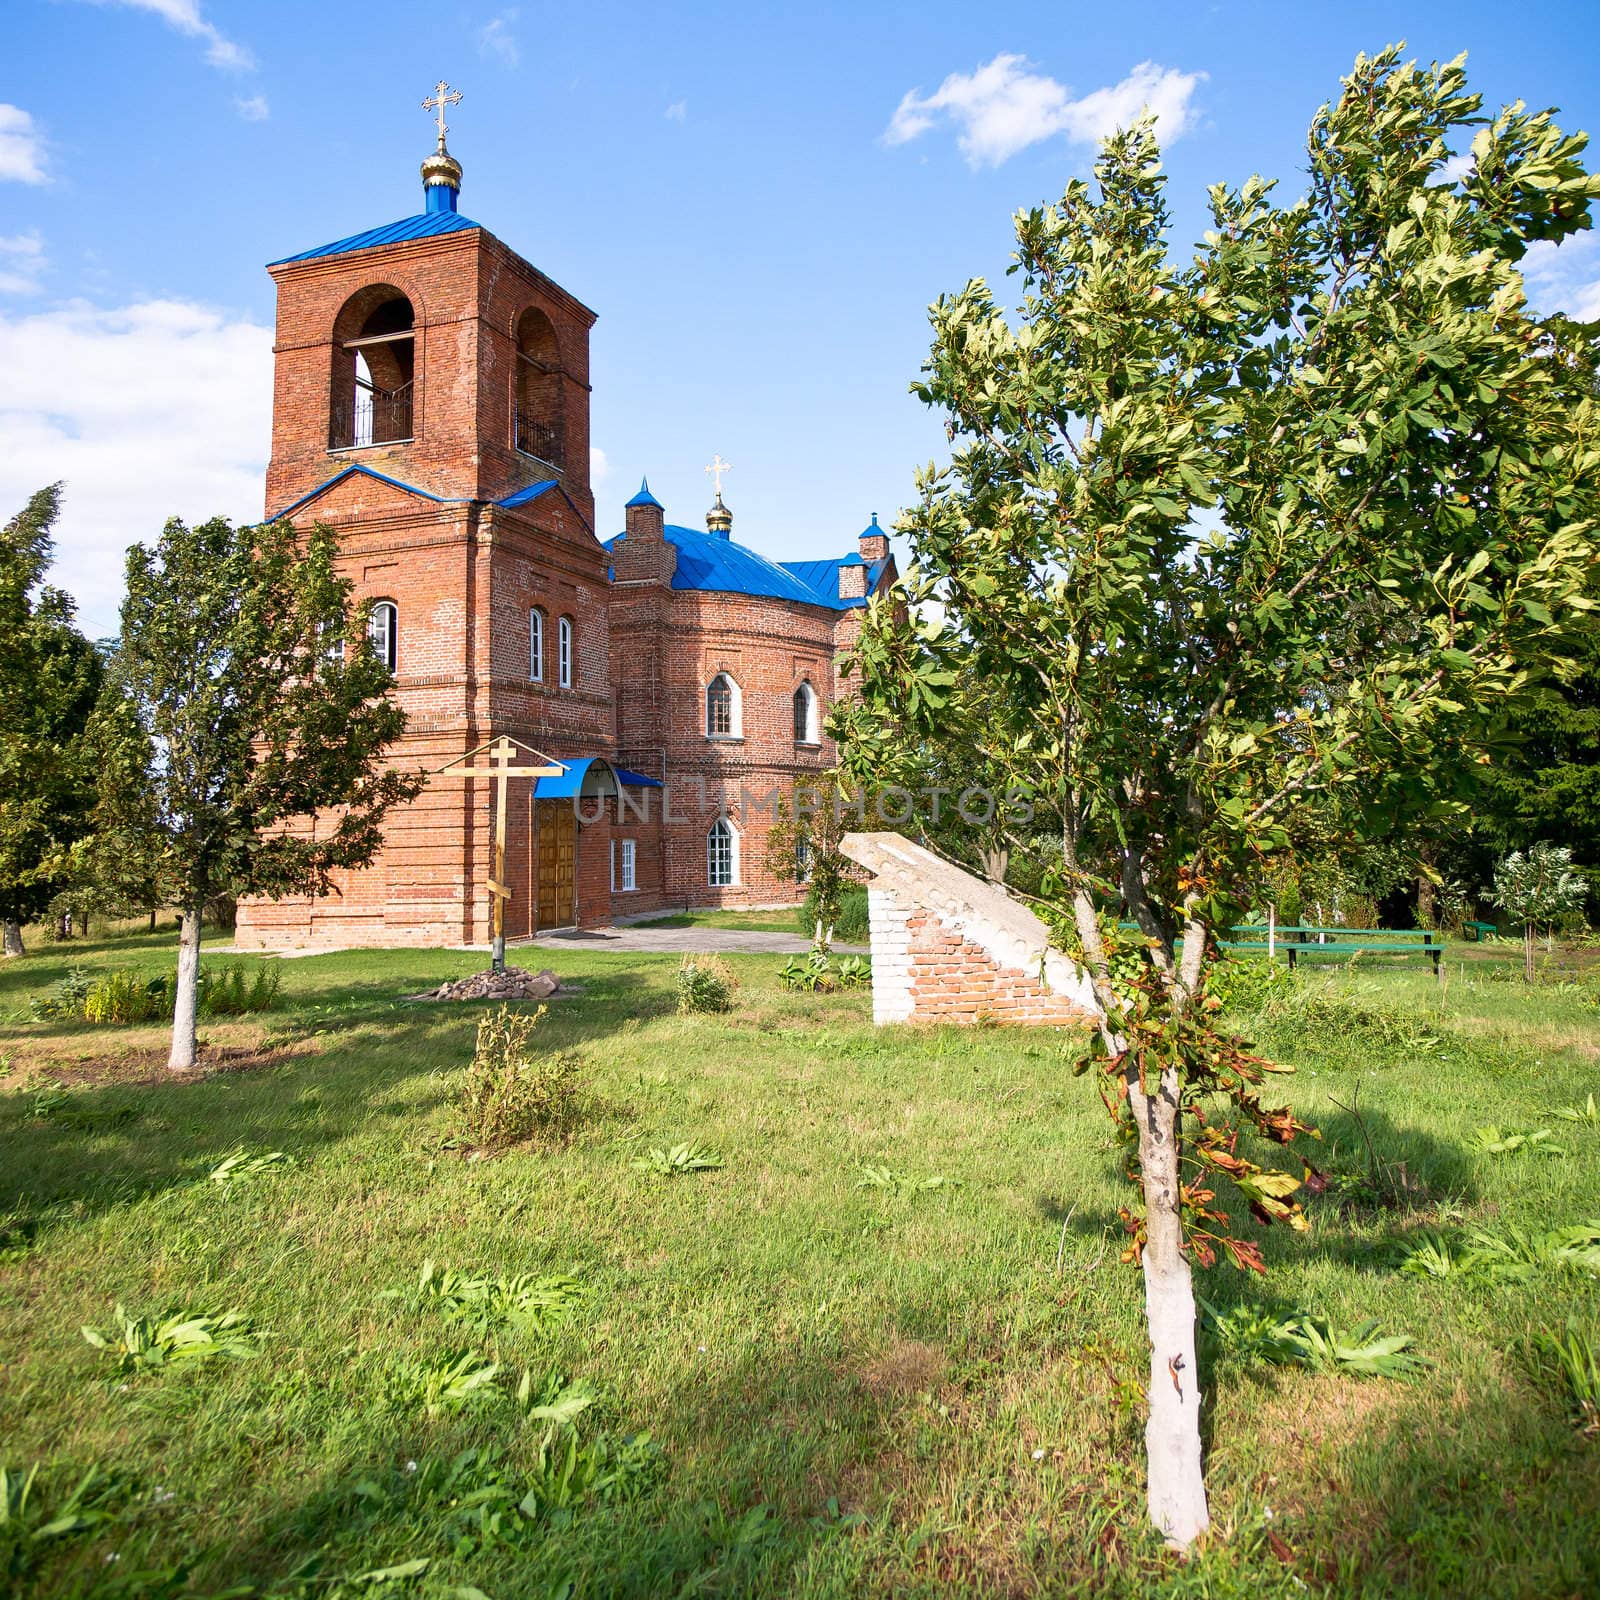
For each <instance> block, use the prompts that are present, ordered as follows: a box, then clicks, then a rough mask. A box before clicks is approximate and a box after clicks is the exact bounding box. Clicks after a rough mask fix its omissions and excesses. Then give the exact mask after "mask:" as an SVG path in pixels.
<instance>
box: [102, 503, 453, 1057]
mask: <svg viewBox="0 0 1600 1600" xmlns="http://www.w3.org/2000/svg"><path fill="white" fill-rule="evenodd" d="M334 555H335V544H334V536H333V534H332V532H331V531H330V530H329V529H327V528H325V527H322V526H320V525H319V526H318V527H316V528H315V529H313V530H312V532H311V533H310V534H309V535H307V536H305V537H303V538H302V537H301V536H299V535H297V534H296V531H295V529H294V528H293V527H292V526H291V525H289V524H287V523H272V524H268V525H265V526H261V527H241V528H235V527H233V526H231V525H230V524H229V523H228V522H226V521H224V520H221V519H217V520H214V521H211V522H206V523H202V524H201V525H200V526H198V527H194V528H190V527H186V526H185V525H184V524H183V523H182V522H179V521H177V520H176V519H174V520H173V521H171V522H169V523H168V524H167V526H166V530H165V531H164V532H163V534H162V535H161V538H160V540H159V541H158V542H157V543H156V545H155V547H154V548H153V549H147V548H145V547H144V546H143V545H135V546H134V547H133V548H132V549H131V550H130V551H129V552H128V594H127V599H126V600H125V601H124V602H123V606H122V631H121V635H120V637H119V639H118V641H117V648H116V653H115V655H114V656H113V658H112V664H111V672H110V682H109V685H108V693H107V694H106V695H104V696H103V697H102V702H101V706H100V708H99V710H98V711H97V713H96V728H95V735H96V746H97V749H98V752H99V760H100V773H101V776H100V798H99V804H98V806H97V808H96V813H95V839H94V845H93V853H94V856H95V859H96V860H98V861H99V862H100V863H101V864H102V868H103V870H104V871H106V872H107V873H109V874H120V875H124V876H126V878H127V879H128V880H129V881H130V882H134V883H139V884H147V883H150V882H154V883H155V884H156V885H157V886H158V887H159V890H160V893H161V896H162V899H163V901H164V902H165V903H168V904H173V905H176V906H178V907H179V909H180V911H181V913H182V920H181V931H180V935H179V938H180V943H179V955H178V984H177V1003H176V1008H175V1014H174V1017H173V1027H172V1053H171V1057H170V1059H169V1061H168V1065H169V1066H170V1067H171V1068H172V1069H173V1070H174V1071H187V1070H188V1069H190V1068H192V1067H193V1065H194V1059H195V997H196V983H197V979H198V976H199V970H200V919H201V910H202V908H203V906H204V905H205V903H206V902H207V901H208V900H211V899H213V898H215V897H217V896H223V895H235V896H237V895H246V894H256V895H268V896H278V895H284V894H318V893H325V892H326V891H327V889H328V887H329V884H330V876H331V874H332V873H333V872H334V871H335V870H337V869H339V868H347V867H357V866H361V865H363V864H364V863H366V862H368V861H370V860H371V859H372V857H373V855H374V854H375V853H376V851H377V850H378V847H379V845H380V844H381V842H382V826H383V822H384V819H385V817H386V816H387V815H388V813H389V811H390V809H391V808H392V807H394V806H396V805H398V804H401V803H403V802H405V801H407V800H410V799H412V798H413V797H414V796H415V795H416V794H417V793H418V792H419V791H420V790H421V787H422V784H423V782H424V779H423V777H422V776H421V775H420V774H413V773H408V772H401V771H399V770H396V769H394V768H392V767H390V766H387V765H385V763H384V760H383V757H384V752H385V751H386V750H387V748H388V747H389V746H390V745H391V744H393V743H394V741H395V740H396V739H397V738H399V736H400V734H401V733H402V731H403V730H404V727H405V714H404V713H403V712H402V711H401V710H400V709H399V707H398V706H396V705H394V704H393V703H392V701H390V700H389V699H388V698H387V697H386V693H385V691H386V690H387V689H388V688H389V685H390V681H391V680H390V677H389V673H388V669H387V667H386V666H385V665H384V663H383V662H382V661H381V660H380V659H379V658H378V657H377V655H376V654H375V653H374V651H373V650H372V648H371V645H370V643H369V641H368V639H367V633H366V625H365V615H364V613H363V612H362V611H361V610H359V609H358V610H356V611H355V612H354V613H353V614H352V612H351V609H350V585H349V583H348V581H347V580H345V579H343V578H341V577H339V576H338V575H337V573H336V572H335V571H334Z"/></svg>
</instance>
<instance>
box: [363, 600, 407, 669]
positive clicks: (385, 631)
mask: <svg viewBox="0 0 1600 1600" xmlns="http://www.w3.org/2000/svg"><path fill="white" fill-rule="evenodd" d="M367 637H368V638H369V639H371V640H372V648H373V649H374V650H375V651H376V652H377V656H378V659H379V660H380V661H381V662H382V663H383V664H384V666H386V667H387V668H388V669H389V670H390V672H397V671H399V666H400V608H399V606H397V605H396V604H395V603H394V601H393V600H379V601H378V602H377V604H375V605H374V606H373V608H372V614H371V616H369V617H368V618H367Z"/></svg>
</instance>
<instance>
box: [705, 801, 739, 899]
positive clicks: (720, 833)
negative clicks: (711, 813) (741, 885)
mask: <svg viewBox="0 0 1600 1600" xmlns="http://www.w3.org/2000/svg"><path fill="white" fill-rule="evenodd" d="M738 881H739V835H738V834H737V833H735V832H734V829H733V824H732V823H731V822H729V821H728V819H727V818H726V817H718V818H717V820H716V821H715V822H713V823H712V824H711V831H710V832H709V833H708V834H707V835H706V882H707V883H708V884H709V885H710V886H711V887H712V888H713V889H725V888H727V887H728V885H729V884H734V883H737V882H738Z"/></svg>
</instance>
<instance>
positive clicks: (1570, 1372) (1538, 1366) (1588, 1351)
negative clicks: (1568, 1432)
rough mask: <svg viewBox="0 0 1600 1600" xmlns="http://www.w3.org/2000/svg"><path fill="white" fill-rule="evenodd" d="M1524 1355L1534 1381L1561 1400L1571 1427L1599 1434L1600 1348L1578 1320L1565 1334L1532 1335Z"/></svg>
mask: <svg viewBox="0 0 1600 1600" xmlns="http://www.w3.org/2000/svg"><path fill="white" fill-rule="evenodd" d="M1525 1353H1526V1359H1527V1363H1528V1367H1529V1370H1530V1371H1531V1373H1532V1375H1533V1377H1534V1379H1535V1381H1536V1382H1538V1383H1539V1384H1540V1386H1541V1387H1543V1388H1545V1389H1547V1390H1554V1391H1555V1392H1556V1393H1557V1394H1558V1395H1560V1396H1561V1398H1562V1401H1563V1403H1564V1405H1565V1407H1566V1413H1567V1420H1568V1421H1569V1422H1571V1424H1572V1425H1573V1427H1575V1428H1577V1429H1578V1430H1579V1431H1580V1432H1583V1433H1586V1434H1589V1435H1595V1434H1600V1347H1597V1346H1596V1345H1595V1342H1594V1339H1593V1337H1592V1336H1591V1335H1590V1334H1589V1332H1588V1331H1587V1330H1586V1329H1585V1328H1584V1327H1583V1325H1582V1324H1581V1323H1580V1322H1579V1321H1578V1319H1577V1318H1576V1317H1574V1318H1572V1319H1570V1320H1569V1321H1568V1323H1567V1331H1566V1332H1565V1333H1564V1334H1563V1333H1545V1332H1542V1331H1541V1332H1538V1333H1535V1334H1534V1335H1533V1337H1532V1338H1531V1339H1529V1340H1528V1341H1527V1345H1526V1348H1525Z"/></svg>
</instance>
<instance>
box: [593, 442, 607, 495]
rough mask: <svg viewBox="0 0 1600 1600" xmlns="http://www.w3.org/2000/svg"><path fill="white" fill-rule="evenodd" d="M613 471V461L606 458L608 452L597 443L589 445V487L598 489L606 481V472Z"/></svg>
mask: <svg viewBox="0 0 1600 1600" xmlns="http://www.w3.org/2000/svg"><path fill="white" fill-rule="evenodd" d="M610 471H611V463H610V462H609V461H607V460H606V453H605V451H604V450H602V449H601V448H600V446H599V445H597V444H592V445H590V446H589V487H590V488H591V489H598V488H599V487H600V485H601V484H602V483H604V482H605V479H606V474H607V473H609V472H610Z"/></svg>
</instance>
